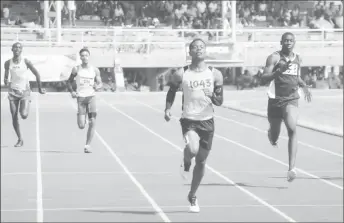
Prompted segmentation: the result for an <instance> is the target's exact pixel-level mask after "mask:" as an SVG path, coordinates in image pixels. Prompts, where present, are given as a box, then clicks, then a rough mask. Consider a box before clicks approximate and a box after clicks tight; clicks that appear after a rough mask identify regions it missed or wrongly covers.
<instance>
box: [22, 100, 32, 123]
mask: <svg viewBox="0 0 344 223" xmlns="http://www.w3.org/2000/svg"><path fill="white" fill-rule="evenodd" d="M30 103H31V101H30V100H29V99H23V100H20V109H19V110H20V116H21V117H22V119H27V117H28V116H29V111H30Z"/></svg>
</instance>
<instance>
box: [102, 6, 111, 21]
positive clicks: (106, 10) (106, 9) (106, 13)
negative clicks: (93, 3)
mask: <svg viewBox="0 0 344 223" xmlns="http://www.w3.org/2000/svg"><path fill="white" fill-rule="evenodd" d="M110 12H111V6H110V3H109V2H103V3H102V7H101V13H100V19H101V20H103V21H104V24H105V26H108V25H109V24H110V21H111V19H110Z"/></svg>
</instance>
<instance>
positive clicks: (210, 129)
mask: <svg viewBox="0 0 344 223" xmlns="http://www.w3.org/2000/svg"><path fill="white" fill-rule="evenodd" d="M189 49H190V56H191V57H192V61H191V65H190V66H188V67H184V68H180V69H178V70H177V71H176V72H175V73H174V74H172V80H171V83H170V89H169V91H168V93H167V96H166V108H165V120H166V121H169V120H170V119H171V107H172V104H173V102H174V99H175V95H176V92H177V90H178V89H179V88H180V87H181V88H182V91H183V108H182V110H183V113H182V118H181V119H180V124H181V127H182V133H183V137H184V140H185V144H186V145H185V149H184V156H183V161H182V164H181V168H182V169H181V173H182V175H183V177H184V178H186V176H187V175H188V173H189V172H190V166H191V160H192V159H193V158H194V157H195V167H194V170H193V177H192V182H191V189H190V192H189V194H188V197H187V198H188V201H189V202H190V208H189V211H190V212H196V213H197V212H199V211H200V208H199V205H198V202H197V198H196V191H197V189H198V187H199V185H200V183H201V181H202V178H203V176H204V172H205V164H206V160H207V157H208V155H209V152H210V150H211V147H212V141H213V136H214V131H215V126H214V108H213V104H214V105H216V106H220V105H221V104H222V102H223V77H222V73H221V72H220V71H219V70H217V69H215V68H213V67H210V66H208V65H207V64H206V63H205V61H204V60H205V56H206V44H205V42H204V41H203V40H202V39H195V40H193V41H192V42H191V43H190V46H189Z"/></svg>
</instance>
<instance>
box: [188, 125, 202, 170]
mask: <svg viewBox="0 0 344 223" xmlns="http://www.w3.org/2000/svg"><path fill="white" fill-rule="evenodd" d="M199 139H200V138H199V136H198V134H197V133H196V132H195V131H194V130H189V131H187V132H186V133H185V135H184V140H185V143H186V146H185V148H184V164H185V166H189V168H190V165H191V160H192V159H193V158H194V157H195V156H196V154H197V153H198V150H199ZM187 164H189V165H187Z"/></svg>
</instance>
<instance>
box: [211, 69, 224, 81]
mask: <svg viewBox="0 0 344 223" xmlns="http://www.w3.org/2000/svg"><path fill="white" fill-rule="evenodd" d="M213 75H214V83H215V84H216V85H223V75H222V72H221V71H219V70H218V69H216V68H213Z"/></svg>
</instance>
